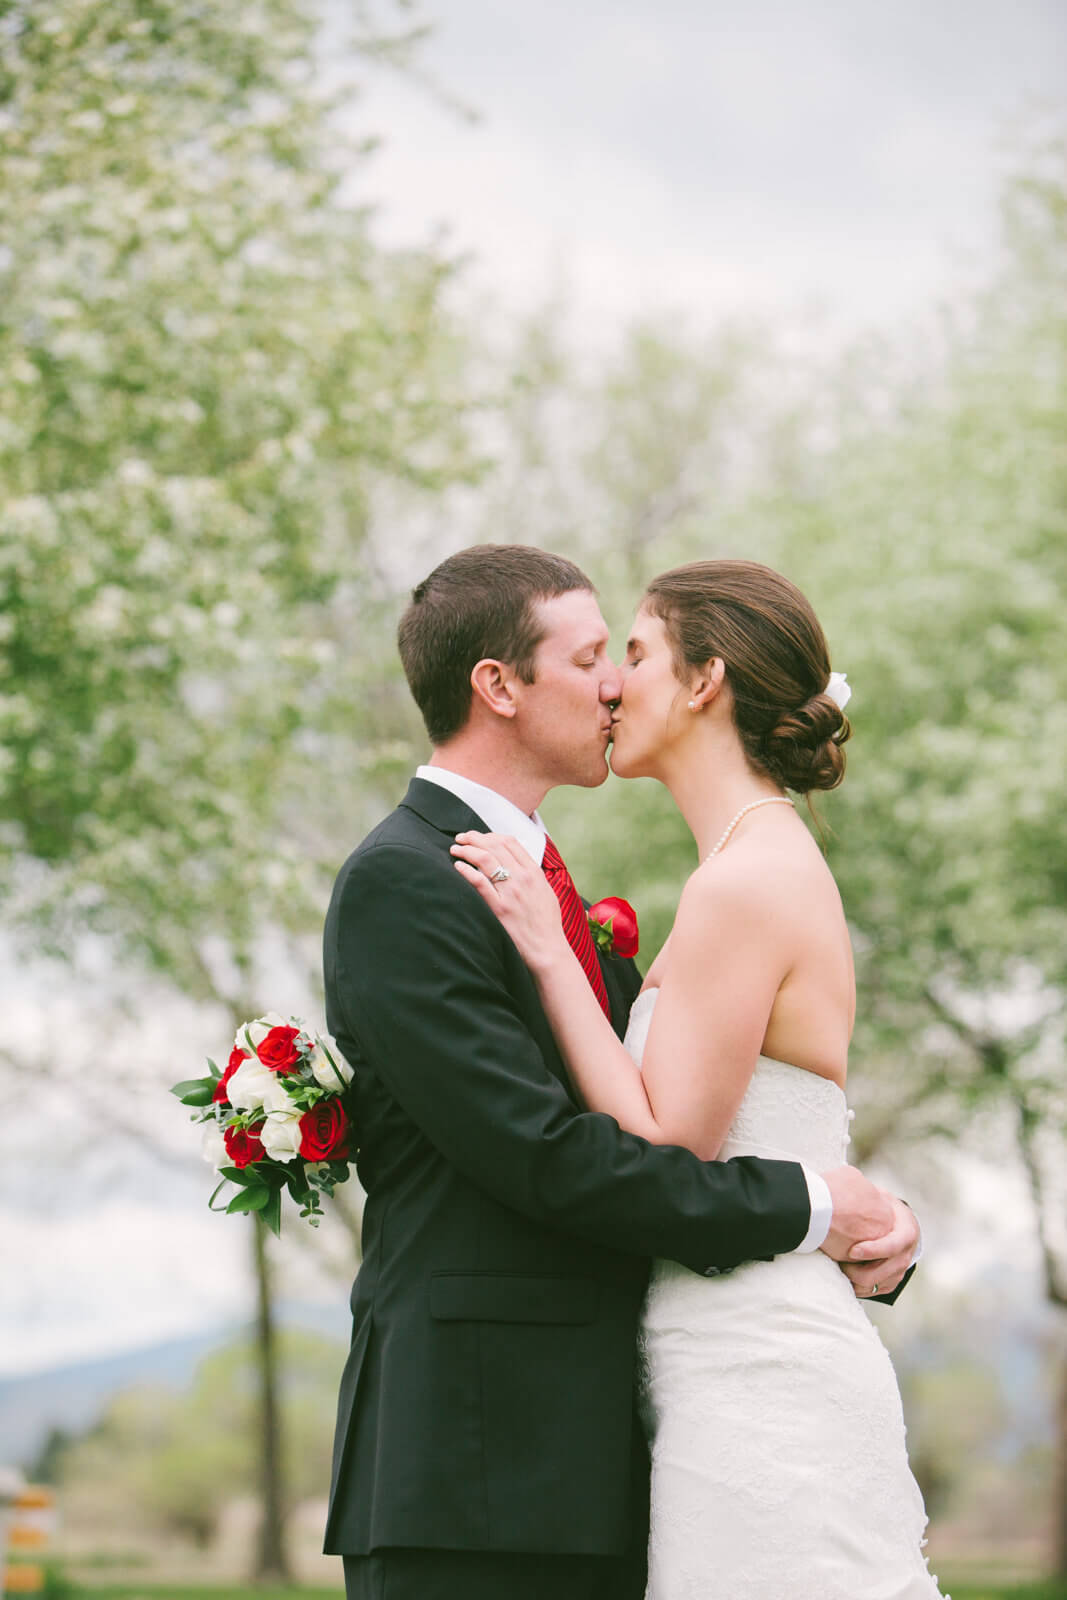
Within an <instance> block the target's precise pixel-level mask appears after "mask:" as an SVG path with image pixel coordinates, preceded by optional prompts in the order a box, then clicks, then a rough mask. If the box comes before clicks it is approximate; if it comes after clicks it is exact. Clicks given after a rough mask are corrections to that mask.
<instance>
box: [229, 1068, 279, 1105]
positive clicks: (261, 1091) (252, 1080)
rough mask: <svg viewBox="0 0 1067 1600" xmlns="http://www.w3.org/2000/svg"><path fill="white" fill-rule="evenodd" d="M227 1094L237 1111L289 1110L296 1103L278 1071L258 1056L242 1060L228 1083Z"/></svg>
mask: <svg viewBox="0 0 1067 1600" xmlns="http://www.w3.org/2000/svg"><path fill="white" fill-rule="evenodd" d="M226 1093H227V1094H228V1095H229V1097H230V1104H231V1106H233V1108H234V1110H235V1111H259V1110H261V1109H262V1110H264V1111H288V1109H289V1107H290V1106H291V1105H292V1101H291V1100H290V1098H289V1095H288V1092H287V1091H286V1088H285V1085H284V1084H283V1083H282V1081H281V1079H280V1078H279V1077H278V1074H277V1073H276V1072H271V1070H270V1068H269V1067H265V1066H264V1065H263V1063H262V1061H260V1060H259V1058H258V1056H249V1057H248V1058H247V1060H245V1061H242V1062H241V1065H240V1066H239V1067H238V1068H237V1071H236V1072H235V1073H234V1075H233V1077H232V1078H231V1079H230V1081H229V1083H228V1084H227V1085H226Z"/></svg>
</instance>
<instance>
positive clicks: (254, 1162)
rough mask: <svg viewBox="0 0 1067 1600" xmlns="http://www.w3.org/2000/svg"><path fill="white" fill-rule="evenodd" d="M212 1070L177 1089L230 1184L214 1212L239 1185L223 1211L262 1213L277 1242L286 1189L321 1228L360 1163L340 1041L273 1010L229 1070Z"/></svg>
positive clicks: (348, 1071)
mask: <svg viewBox="0 0 1067 1600" xmlns="http://www.w3.org/2000/svg"><path fill="white" fill-rule="evenodd" d="M208 1066H209V1067H210V1069H211V1071H210V1073H209V1075H208V1076H207V1077H204V1078H188V1079H186V1080H185V1082H183V1083H176V1084H175V1085H174V1087H173V1089H172V1090H171V1094H174V1095H177V1097H178V1099H179V1100H180V1101H181V1102H182V1104H183V1105H186V1106H192V1107H193V1108H194V1116H193V1121H194V1122H198V1123H202V1124H203V1125H204V1134H203V1147H202V1148H203V1155H204V1159H205V1161H208V1162H210V1164H211V1165H212V1166H213V1167H214V1168H215V1169H216V1171H217V1172H218V1173H219V1175H220V1177H221V1179H222V1182H221V1183H220V1184H219V1185H218V1187H217V1188H216V1189H215V1191H214V1193H213V1194H212V1196H211V1199H210V1200H209V1201H208V1204H209V1206H210V1207H211V1209H212V1210H213V1211H218V1210H221V1209H223V1208H222V1207H219V1206H216V1205H215V1198H216V1196H217V1195H218V1194H219V1192H220V1191H221V1190H222V1189H223V1188H225V1186H226V1184H227V1183H230V1184H234V1185H236V1187H237V1193H236V1194H235V1195H234V1196H233V1198H232V1199H231V1200H230V1202H229V1204H228V1205H227V1206H226V1207H225V1210H226V1211H258V1212H259V1213H260V1214H261V1216H262V1217H263V1220H264V1222H265V1223H266V1224H267V1226H268V1227H269V1228H270V1229H271V1231H272V1232H273V1233H278V1232H279V1231H280V1229H281V1205H282V1190H283V1189H288V1190H289V1193H290V1194H291V1195H292V1197H293V1199H294V1200H295V1201H296V1202H297V1203H298V1205H299V1206H300V1215H301V1216H302V1217H306V1218H307V1219H308V1221H309V1222H310V1223H311V1225H312V1226H313V1227H317V1226H318V1222H319V1218H320V1217H321V1216H322V1206H321V1205H320V1204H319V1196H320V1195H321V1194H326V1195H332V1194H333V1191H334V1188H335V1186H336V1185H337V1184H339V1183H343V1182H344V1181H345V1179H346V1178H347V1177H348V1163H349V1158H350V1155H351V1154H354V1151H353V1150H352V1149H351V1145H352V1128H351V1124H350V1122H349V1116H348V1111H347V1110H346V1108H345V1102H344V1095H345V1090H346V1089H347V1087H348V1085H349V1083H350V1082H351V1078H352V1068H351V1067H350V1066H349V1064H348V1062H347V1061H346V1060H345V1058H344V1056H343V1055H342V1054H341V1052H340V1051H339V1050H338V1048H337V1046H336V1044H335V1043H334V1041H333V1040H332V1039H331V1038H330V1037H329V1035H328V1034H317V1033H313V1032H312V1030H311V1029H310V1028H308V1027H307V1026H306V1025H305V1024H304V1023H303V1022H301V1021H300V1019H299V1018H298V1017H290V1018H289V1019H288V1020H286V1019H285V1018H284V1017H280V1016H278V1015H277V1013H276V1012H273V1011H271V1012H268V1013H267V1015H266V1016H265V1017H256V1018H255V1019H254V1021H252V1022H244V1023H242V1024H241V1026H240V1027H239V1028H238V1030H237V1035H236V1037H235V1039H234V1042H233V1049H232V1050H231V1051H230V1059H229V1061H228V1062H227V1064H226V1069H225V1071H220V1070H219V1068H218V1067H217V1066H216V1065H215V1063H214V1061H211V1060H209V1061H208Z"/></svg>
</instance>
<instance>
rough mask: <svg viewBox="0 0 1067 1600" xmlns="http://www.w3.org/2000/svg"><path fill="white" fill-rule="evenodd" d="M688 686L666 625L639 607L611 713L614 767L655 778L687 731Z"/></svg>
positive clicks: (630, 774)
mask: <svg viewBox="0 0 1067 1600" xmlns="http://www.w3.org/2000/svg"><path fill="white" fill-rule="evenodd" d="M686 715H687V712H686V689H685V685H684V684H681V683H679V681H678V679H677V677H676V676H675V671H674V657H673V654H672V651H671V646H670V641H669V639H668V638H667V630H666V628H665V627H664V625H663V623H662V621H661V620H660V618H659V617H654V616H652V614H651V613H650V612H648V611H645V610H641V611H639V612H638V613H637V616H636V617H635V618H634V624H633V627H632V628H631V630H630V637H629V640H628V641H627V645H626V659H625V661H624V662H623V664H622V697H621V699H620V700H619V704H618V705H617V706H616V708H615V713H614V716H613V718H612V732H613V737H614V743H613V745H612V751H611V770H612V772H614V773H616V774H617V775H618V776H619V777H620V778H654V777H656V776H657V775H658V773H659V770H660V759H661V757H662V755H663V754H664V752H665V751H666V750H667V749H668V748H669V747H670V746H671V745H672V744H673V743H674V742H675V740H676V739H677V738H678V737H679V735H680V734H681V733H682V732H683V729H684V727H685V718H686Z"/></svg>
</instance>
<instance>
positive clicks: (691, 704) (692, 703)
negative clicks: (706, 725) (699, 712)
mask: <svg viewBox="0 0 1067 1600" xmlns="http://www.w3.org/2000/svg"><path fill="white" fill-rule="evenodd" d="M696 708H697V703H696V701H695V700H690V702H689V709H690V711H695V710H696Z"/></svg>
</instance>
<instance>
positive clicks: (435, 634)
mask: <svg viewBox="0 0 1067 1600" xmlns="http://www.w3.org/2000/svg"><path fill="white" fill-rule="evenodd" d="M592 588H593V585H592V584H591V583H590V581H589V579H588V578H587V577H586V575H585V573H584V572H583V571H582V570H581V568H580V567H576V566H575V564H574V562H573V561H568V560H567V559H566V557H565V556H556V555H552V554H551V553H550V552H549V551H547V550H538V549H537V548H536V547H535V546H533V545H528V544H476V545H471V546H470V548H469V549H467V550H459V551H457V552H456V554H455V555H454V556H449V557H448V558H447V560H445V561H442V562H441V565H440V566H439V567H435V568H434V570H433V571H432V572H431V573H430V576H429V577H428V578H424V579H423V580H422V582H421V583H420V584H417V585H416V587H415V588H414V589H413V590H412V593H411V603H410V605H409V606H408V608H407V610H406V611H405V612H404V615H403V616H402V617H401V619H400V628H399V631H398V634H397V643H398V645H399V647H400V659H401V661H402V662H403V664H404V672H405V674H406V676H407V680H408V686H409V688H410V689H411V693H412V695H413V696H414V698H415V704H416V705H417V706H418V708H419V710H420V711H421V712H422V718H423V721H424V722H425V724H426V731H427V733H428V734H429V736H430V741H431V743H433V744H435V745H439V744H445V743H447V741H448V740H449V739H451V738H453V737H454V736H455V735H456V734H457V733H459V731H460V730H461V728H463V727H464V726H465V724H466V722H467V718H468V717H469V716H470V709H471V694H472V692H473V691H472V689H471V672H472V671H473V669H474V667H475V665H476V663H477V662H479V661H483V660H486V659H487V658H488V659H491V660H495V661H503V662H506V663H507V664H508V665H509V666H512V667H514V669H515V671H516V672H517V673H518V675H519V677H520V678H522V679H523V681H524V682H525V683H532V682H533V678H534V655H535V652H536V650H537V646H538V645H539V644H540V643H541V640H542V639H543V638H544V634H545V629H544V625H543V624H542V622H541V620H540V618H539V617H538V615H537V610H536V607H537V602H538V601H540V600H552V599H554V598H555V597H556V595H560V594H567V593H568V592H569V591H570V590H572V589H589V590H592Z"/></svg>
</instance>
